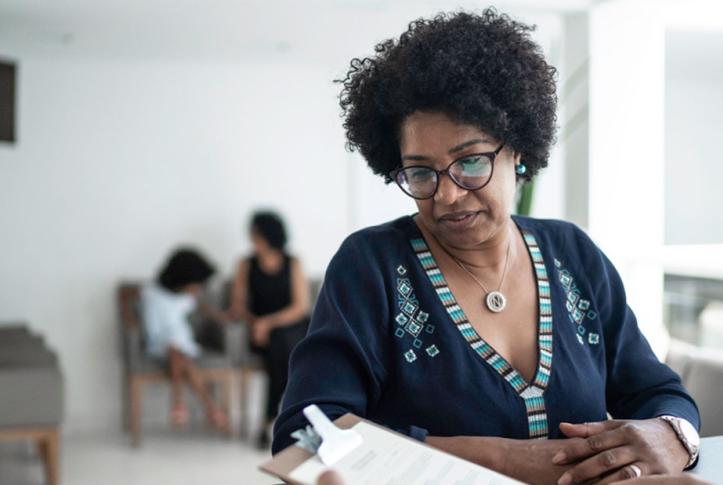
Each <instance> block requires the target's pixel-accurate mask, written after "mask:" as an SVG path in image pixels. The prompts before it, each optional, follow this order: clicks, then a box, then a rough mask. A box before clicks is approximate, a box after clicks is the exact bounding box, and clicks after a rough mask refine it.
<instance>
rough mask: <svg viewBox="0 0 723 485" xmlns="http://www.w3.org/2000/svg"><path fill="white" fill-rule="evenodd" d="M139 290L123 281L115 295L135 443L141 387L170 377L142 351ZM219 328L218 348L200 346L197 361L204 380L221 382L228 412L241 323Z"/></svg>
mask: <svg viewBox="0 0 723 485" xmlns="http://www.w3.org/2000/svg"><path fill="white" fill-rule="evenodd" d="M140 290H141V285H140V284H139V283H134V282H124V283H121V284H120V285H119V287H118V295H117V297H118V309H119V317H120V331H121V335H122V339H121V341H122V345H123V348H122V360H123V373H124V376H123V391H124V397H125V406H124V424H125V427H126V429H127V430H128V431H130V434H131V440H132V443H133V445H134V446H139V445H140V443H141V421H142V414H143V389H144V387H145V386H146V385H147V384H152V383H163V382H168V381H169V379H168V375H167V372H166V369H165V368H164V366H163V364H162V363H161V362H158V361H157V360H154V359H152V358H150V357H148V356H147V355H146V353H145V351H144V343H143V324H142V321H141V317H140V312H139V301H140ZM219 328H221V331H220V333H221V342H220V344H219V347H220V348H217V349H214V350H212V349H208V348H203V351H202V354H201V356H200V357H199V358H198V359H197V360H196V363H197V365H198V367H199V369H200V371H201V374H202V376H203V379H204V380H205V381H207V382H208V383H209V384H210V385H211V384H218V385H220V388H221V395H222V397H221V399H222V407H223V408H224V411H226V412H227V413H228V412H229V410H230V408H231V398H232V396H231V390H232V388H233V380H234V374H235V366H236V365H237V364H236V363H237V362H238V361H239V359H240V357H239V355H238V354H239V349H240V345H241V343H242V337H241V335H240V334H241V332H242V327H241V326H240V325H236V324H228V325H223V327H219Z"/></svg>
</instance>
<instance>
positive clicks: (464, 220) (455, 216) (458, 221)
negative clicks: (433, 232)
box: [439, 211, 481, 229]
mask: <svg viewBox="0 0 723 485" xmlns="http://www.w3.org/2000/svg"><path fill="white" fill-rule="evenodd" d="M480 212H481V211H478V212H473V211H464V212H453V213H451V214H445V215H443V216H442V217H440V218H439V222H440V223H441V224H444V225H445V226H448V227H450V228H453V229H464V228H465V227H468V226H470V225H472V224H474V222H475V221H476V220H477V217H478V216H479V214H480Z"/></svg>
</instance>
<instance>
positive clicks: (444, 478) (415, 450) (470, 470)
mask: <svg viewBox="0 0 723 485" xmlns="http://www.w3.org/2000/svg"><path fill="white" fill-rule="evenodd" d="M352 429H354V430H356V431H357V432H358V433H359V434H360V435H361V436H362V438H363V439H364V442H363V443H362V444H361V445H360V446H358V447H357V448H355V449H354V451H352V452H351V453H349V454H348V455H347V456H345V457H344V458H342V459H341V460H340V461H338V462H336V463H335V464H334V465H333V467H332V468H334V469H335V470H336V471H338V472H339V473H340V474H341V476H342V477H344V480H345V482H346V485H397V484H401V485H437V484H440V483H444V484H449V485H506V484H515V483H517V484H519V483H522V482H518V481H516V480H513V479H512V478H508V477H506V476H504V475H501V474H499V473H497V472H494V471H492V470H489V469H487V468H483V467H481V466H478V465H475V464H473V463H470V462H468V461H465V460H462V459H461V458H457V457H456V456H452V455H449V454H447V453H444V452H442V451H439V450H436V449H434V448H430V447H428V446H424V445H422V444H421V443H419V442H417V441H414V440H410V439H407V438H405V437H403V436H400V435H397V434H396V433H393V432H389V431H386V430H384V429H382V428H380V427H377V426H373V425H371V424H369V423H365V422H363V421H362V422H360V423H357V424H356V425H355V426H354V427H353V428H352ZM327 468H329V467H328V466H326V465H324V464H323V463H322V462H321V460H319V458H318V457H317V456H313V457H311V458H309V459H308V460H306V461H305V462H303V463H302V464H301V465H299V466H298V467H296V468H295V469H294V470H293V471H292V472H291V473H290V474H289V477H290V478H292V479H293V480H295V481H297V482H299V483H303V484H306V485H315V483H316V480H317V478H318V477H319V475H321V473H322V472H324V471H325V470H326V469H327Z"/></svg>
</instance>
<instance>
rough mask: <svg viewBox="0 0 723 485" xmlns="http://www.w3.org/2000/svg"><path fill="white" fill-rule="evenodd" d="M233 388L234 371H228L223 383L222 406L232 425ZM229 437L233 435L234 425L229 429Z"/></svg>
mask: <svg viewBox="0 0 723 485" xmlns="http://www.w3.org/2000/svg"><path fill="white" fill-rule="evenodd" d="M232 387H233V371H228V372H226V373H225V375H224V376H223V381H222V383H221V406H223V408H225V409H224V412H225V413H226V416H228V419H229V423H231V404H232V403H231V400H232V397H231V388H232ZM228 434H229V436H232V435H233V425H231V426H229V428H228Z"/></svg>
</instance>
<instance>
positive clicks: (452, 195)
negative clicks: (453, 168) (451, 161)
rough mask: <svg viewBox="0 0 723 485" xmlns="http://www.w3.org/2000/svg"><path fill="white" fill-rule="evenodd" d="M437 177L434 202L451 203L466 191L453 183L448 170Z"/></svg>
mask: <svg viewBox="0 0 723 485" xmlns="http://www.w3.org/2000/svg"><path fill="white" fill-rule="evenodd" d="M439 177H440V178H439V186H438V187H437V193H436V194H434V202H436V203H440V204H445V205H451V204H453V203H454V202H455V201H456V200H457V199H458V198H459V197H461V196H463V195H464V194H465V193H466V192H467V191H466V190H465V189H463V188H462V187H460V186H459V185H457V184H455V183H454V181H453V180H452V178H451V177H450V175H449V173H448V172H447V173H443V174H440V175H439Z"/></svg>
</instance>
